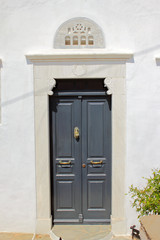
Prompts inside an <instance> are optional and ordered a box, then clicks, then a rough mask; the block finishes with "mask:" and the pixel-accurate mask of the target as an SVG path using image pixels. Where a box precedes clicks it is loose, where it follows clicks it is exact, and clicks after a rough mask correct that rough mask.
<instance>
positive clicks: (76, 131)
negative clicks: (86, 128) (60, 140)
mask: <svg viewBox="0 0 160 240" xmlns="http://www.w3.org/2000/svg"><path fill="white" fill-rule="evenodd" d="M74 138H75V139H78V138H79V128H78V127H75V128H74Z"/></svg>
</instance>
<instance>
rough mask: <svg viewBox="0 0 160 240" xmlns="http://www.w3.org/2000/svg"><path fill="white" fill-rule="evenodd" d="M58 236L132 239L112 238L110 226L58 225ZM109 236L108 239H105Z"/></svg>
mask: <svg viewBox="0 0 160 240" xmlns="http://www.w3.org/2000/svg"><path fill="white" fill-rule="evenodd" d="M53 229H54V230H53V232H54V234H55V235H56V236H59V237H62V238H63V239H64V240H105V239H106V240H129V239H131V237H118V238H117V237H116V238H115V237H111V235H110V231H111V226H110V225H108V226H106V225H81V226H80V225H68V226H67V225H59V226H58V225H57V226H55V227H54V228H53ZM106 236H108V237H107V238H105V237H106ZM0 240H51V238H50V236H49V235H40V234H37V235H36V236H34V235H33V234H23V233H0Z"/></svg>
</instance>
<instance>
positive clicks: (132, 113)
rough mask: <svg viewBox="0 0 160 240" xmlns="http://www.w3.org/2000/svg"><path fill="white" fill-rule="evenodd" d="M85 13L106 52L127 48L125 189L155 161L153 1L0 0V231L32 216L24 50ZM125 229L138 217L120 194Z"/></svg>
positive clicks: (159, 37)
mask: <svg viewBox="0 0 160 240" xmlns="http://www.w3.org/2000/svg"><path fill="white" fill-rule="evenodd" d="M73 17H87V18H90V19H91V20H93V21H95V22H96V23H97V24H98V25H100V27H101V28H102V30H103V33H104V36H105V45H106V50H108V52H133V53H134V59H133V60H132V61H130V62H128V63H127V65H126V70H127V71H126V87H127V126H126V128H127V162H126V176H125V178H126V192H127V191H128V186H130V185H131V184H132V183H133V184H135V185H139V186H141V185H143V184H144V180H142V176H149V174H150V173H151V169H152V168H154V167H158V166H159V159H160V151H159V142H160V124H159V122H160V94H159V91H160V66H159V65H158V64H157V63H156V60H155V56H160V31H159V29H160V2H159V0H152V1H149V0H147V1H146V0H145V1H144V0H142V1H139V0H132V1H128V0H108V1H105V0H99V1H96V0H74V1H73V0H30V1H27V0H21V1H20V0H14V1H12V0H5V1H4V0H0V58H1V59H2V66H1V78H0V79H1V125H0V143H1V144H0V163H1V165H0V231H14V232H34V231H35V218H36V203H35V202H36V201H35V199H36V196H35V142H34V97H33V69H32V65H30V64H28V63H27V61H26V58H25V54H28V53H34V52H40V51H41V50H45V49H47V50H49V49H52V48H53V39H54V35H55V32H56V30H57V28H58V27H59V25H60V24H62V23H63V22H64V21H66V20H68V19H70V18H73ZM126 215H127V229H128V232H130V230H129V227H130V225H133V224H138V221H137V214H136V213H135V211H134V210H133V209H132V208H131V207H130V202H129V197H128V196H126Z"/></svg>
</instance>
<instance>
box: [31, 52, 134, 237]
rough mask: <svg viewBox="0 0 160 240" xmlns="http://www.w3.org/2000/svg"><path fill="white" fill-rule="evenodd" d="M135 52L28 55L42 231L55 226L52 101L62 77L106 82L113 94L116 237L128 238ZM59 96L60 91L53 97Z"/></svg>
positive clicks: (38, 229)
mask: <svg viewBox="0 0 160 240" xmlns="http://www.w3.org/2000/svg"><path fill="white" fill-rule="evenodd" d="M132 57H133V54H130V53H107V52H105V50H104V49H102V50H97V49H94V50H93V49H92V50H91V49H85V50H82V49H81V50H71V49H70V50H63V51H62V50H52V51H50V52H49V53H47V52H45V53H44V52H43V53H39V54H29V55H26V58H27V62H28V63H29V64H33V71H34V104H35V105H34V112H35V158H36V233H49V231H50V230H51V228H52V216H51V194H50V152H49V144H50V143H49V97H48V95H52V89H53V87H55V86H56V82H55V79H58V78H61V79H62V78H64V79H65V78H66V79H67V78H74V79H75V78H77V80H78V79H80V78H104V79H105V81H104V86H105V87H106V88H107V89H106V91H107V94H112V216H111V225H112V233H113V234H114V235H125V234H126V233H127V231H126V214H125V159H126V87H125V82H126V81H125V76H126V62H127V61H128V60H129V59H131V58H132ZM53 94H54V93H53Z"/></svg>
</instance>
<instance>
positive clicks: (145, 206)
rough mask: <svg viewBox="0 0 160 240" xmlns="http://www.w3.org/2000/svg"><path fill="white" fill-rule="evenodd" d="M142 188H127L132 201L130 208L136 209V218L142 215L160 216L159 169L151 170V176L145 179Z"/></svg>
mask: <svg viewBox="0 0 160 240" xmlns="http://www.w3.org/2000/svg"><path fill="white" fill-rule="evenodd" d="M145 179H146V180H147V185H146V186H145V187H144V188H138V187H133V185H131V186H130V188H129V195H130V196H131V198H132V199H133V202H132V207H135V208H136V211H137V212H138V214H139V215H138V218H139V217H141V216H144V215H150V214H156V215H157V214H160V169H154V170H152V176H151V177H149V178H145Z"/></svg>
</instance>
